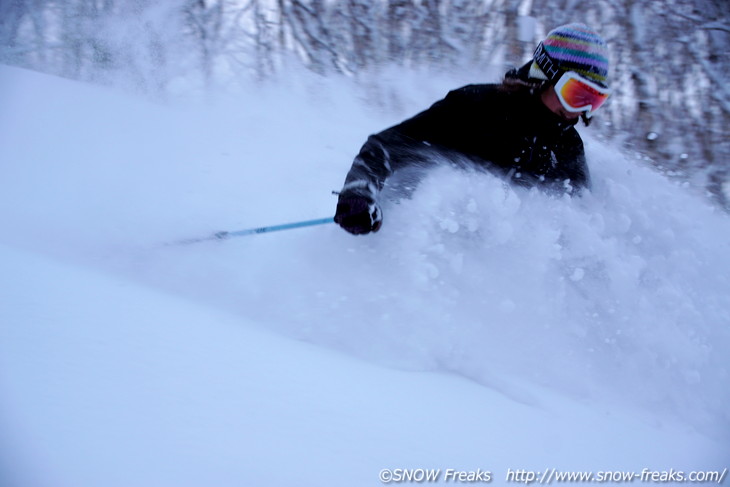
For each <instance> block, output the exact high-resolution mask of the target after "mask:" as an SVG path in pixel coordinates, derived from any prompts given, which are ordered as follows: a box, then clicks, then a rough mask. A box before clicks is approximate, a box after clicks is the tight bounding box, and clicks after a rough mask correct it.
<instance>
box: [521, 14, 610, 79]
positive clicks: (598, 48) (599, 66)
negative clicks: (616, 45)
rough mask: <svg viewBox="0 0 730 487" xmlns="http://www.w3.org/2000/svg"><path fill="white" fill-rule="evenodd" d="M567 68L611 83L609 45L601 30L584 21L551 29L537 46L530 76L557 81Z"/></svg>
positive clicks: (587, 77)
mask: <svg viewBox="0 0 730 487" xmlns="http://www.w3.org/2000/svg"><path fill="white" fill-rule="evenodd" d="M566 71H573V72H575V73H577V74H579V75H580V76H582V77H584V78H586V79H588V80H590V81H593V82H595V83H597V84H599V85H601V86H605V87H607V86H608V82H607V78H608V48H607V47H606V42H605V41H604V40H603V39H602V38H601V36H600V35H598V33H597V32H596V31H595V30H593V29H591V28H590V27H588V26H587V25H584V24H578V23H573V24H567V25H563V26H560V27H558V28H556V29H553V30H551V31H550V32H549V33H548V35H547V37H546V38H545V40H543V41H542V42H541V43H540V44H538V46H537V49H535V57H534V62H533V63H532V66H531V67H530V77H531V78H537V79H545V80H549V81H557V79H558V78H560V76H562V74H563V73H564V72H566Z"/></svg>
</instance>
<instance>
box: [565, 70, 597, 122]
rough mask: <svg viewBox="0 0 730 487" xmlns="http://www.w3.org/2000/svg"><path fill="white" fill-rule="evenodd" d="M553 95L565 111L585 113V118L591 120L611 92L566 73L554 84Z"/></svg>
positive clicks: (569, 72)
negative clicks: (555, 95)
mask: <svg viewBox="0 0 730 487" xmlns="http://www.w3.org/2000/svg"><path fill="white" fill-rule="evenodd" d="M555 93H556V94H557V95H558V100H560V103H561V104H562V105H563V108H565V109H566V110H567V111H569V112H573V113H576V112H585V116H586V117H588V118H591V117H592V116H593V112H595V111H596V110H598V109H599V108H600V107H601V105H603V104H604V103H605V102H606V100H607V99H608V95H610V94H611V90H610V89H609V88H604V87H603V86H600V85H598V84H596V83H593V82H592V81H588V80H587V79H585V78H581V77H580V76H579V75H578V74H576V73H574V72H572V71H567V72H566V73H564V74H563V75H562V76H561V77H560V78H559V79H558V81H557V83H555Z"/></svg>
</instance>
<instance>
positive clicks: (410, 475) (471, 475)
mask: <svg viewBox="0 0 730 487" xmlns="http://www.w3.org/2000/svg"><path fill="white" fill-rule="evenodd" d="M379 477H380V481H381V482H382V483H384V484H390V483H406V482H412V483H427V482H434V483H435V482H453V483H461V482H463V483H479V482H482V483H489V482H491V481H492V472H490V471H488V470H482V469H477V470H472V471H463V470H455V469H453V468H447V469H446V470H441V469H440V468H439V469H425V468H393V469H390V468H384V469H383V470H381V471H380V475H379Z"/></svg>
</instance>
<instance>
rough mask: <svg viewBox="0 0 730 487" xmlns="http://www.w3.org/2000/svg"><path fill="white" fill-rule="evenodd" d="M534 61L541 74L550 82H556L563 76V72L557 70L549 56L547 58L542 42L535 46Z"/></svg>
mask: <svg viewBox="0 0 730 487" xmlns="http://www.w3.org/2000/svg"><path fill="white" fill-rule="evenodd" d="M534 59H535V62H536V63H537V65H538V67H539V68H540V69H541V70H542V72H543V73H545V76H547V77H548V79H549V80H550V81H551V82H555V81H557V80H558V79H559V78H560V77H561V76H562V75H563V71H562V70H561V69H559V68H558V67H557V66H556V65H555V63H554V62H553V60H552V59H550V56H548V53H547V51H545V46H543V45H542V42H541V43H539V44H538V45H537V48H535V55H534Z"/></svg>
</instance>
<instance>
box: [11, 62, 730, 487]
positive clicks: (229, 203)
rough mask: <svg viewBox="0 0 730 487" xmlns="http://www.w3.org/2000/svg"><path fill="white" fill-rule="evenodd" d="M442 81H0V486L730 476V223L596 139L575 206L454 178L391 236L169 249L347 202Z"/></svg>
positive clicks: (459, 174)
mask: <svg viewBox="0 0 730 487" xmlns="http://www.w3.org/2000/svg"><path fill="white" fill-rule="evenodd" d="M428 81H429V82H428V83H424V81H423V79H422V78H421V79H418V80H413V81H410V80H409V79H408V78H407V77H405V76H403V78H402V79H400V80H398V81H395V80H394V81H393V87H394V88H393V90H394V91H393V92H392V93H390V94H387V93H386V94H384V93H378V98H380V99H382V98H383V97H384V96H390V95H392V96H393V97H394V98H393V99H394V100H398V101H399V104H397V105H396V104H394V105H393V107H396V108H383V107H380V106H375V105H373V104H372V103H368V101H369V100H372V99H374V97H373V96H372V93H368V92H364V91H363V90H362V89H360V90H357V89H355V88H352V87H351V86H350V85H349V84H348V83H347V82H345V81H342V80H334V81H332V80H330V81H325V80H314V81H313V80H311V79H302V78H299V77H296V76H293V77H292V78H291V79H290V80H289V81H288V82H287V83H281V84H278V85H270V86H268V87H257V88H253V87H252V88H251V90H250V91H249V92H247V93H242V94H238V95H237V96H223V95H221V96H219V97H215V98H212V99H210V100H208V101H207V102H205V103H190V102H188V103H151V102H147V101H142V100H139V99H136V98H132V97H129V96H126V95H123V94H120V93H116V92H112V91H108V90H105V89H102V88H99V87H92V86H87V85H83V84H78V83H73V82H70V81H67V80H62V79H58V78H54V77H49V76H45V75H40V74H37V73H31V72H28V71H23V70H19V69H15V68H8V67H0V107H2V108H1V109H0V222H2V230H0V273H1V275H2V288H1V290H2V292H1V293H0V484H1V485H3V486H6V485H8V486H13V485H22V486H29V485H32V486H53V487H63V486H74V487H78V486H99V485H104V486H117V485H118V486H131V485H134V486H201V485H218V486H241V485H256V486H266V485H272V486H280V485H312V486H314V485H317V486H330V485H331V486H335V485H348V486H361V485H362V486H367V485H381V483H380V482H379V480H378V472H379V471H380V470H381V469H383V468H401V467H412V468H440V469H447V468H456V469H462V470H468V471H476V470H477V469H481V470H489V471H491V472H493V477H494V481H493V482H492V483H493V484H495V485H502V484H504V483H505V475H506V473H507V471H508V469H533V470H543V469H546V468H558V469H573V470H581V471H590V470H593V471H598V470H631V469H635V470H637V471H640V470H641V469H642V468H651V469H655V470H661V469H666V470H668V469H670V468H674V469H675V470H676V469H684V470H686V471H689V470H693V469H695V470H698V469H715V470H722V469H723V468H725V467H728V466H730V448H728V445H730V414H729V412H728V408H727V406H726V404H727V403H728V399H729V398H728V382H729V381H728V378H729V377H728V368H729V365H730V364H729V362H730V358H728V353H727V351H728V349H729V347H730V327H729V325H730V293H728V290H729V289H730V286H729V284H730V283H729V282H728V280H729V279H730V278H729V277H728V270H730V252H729V250H730V248H729V247H730V222H729V221H728V217H727V215H726V214H724V213H722V212H719V211H714V210H713V209H712V208H711V207H710V206H709V205H708V204H707V203H706V202H705V201H704V200H703V199H702V198H701V197H700V196H697V195H695V194H693V193H692V191H691V189H688V188H683V187H680V186H678V185H677V184H676V183H673V182H671V181H668V180H667V179H665V178H663V177H662V176H661V175H659V174H657V173H655V172H653V171H652V170H650V169H648V168H646V167H643V166H642V165H641V164H640V163H638V162H637V161H635V160H632V159H630V158H627V157H625V156H624V155H622V154H621V153H620V152H619V151H618V150H617V149H616V148H614V147H611V146H606V145H604V144H602V143H599V142H597V141H595V140H593V139H592V138H591V137H590V131H589V130H588V131H584V136H585V137H584V138H585V139H586V142H587V155H588V158H589V162H590V166H591V169H592V174H593V179H594V190H593V192H592V193H591V194H588V195H587V196H585V197H584V198H582V199H579V200H570V199H560V198H550V197H547V196H545V195H543V194H540V193H538V192H534V191H532V192H531V191H525V190H521V189H513V188H509V187H506V186H505V185H504V184H502V183H501V182H500V181H499V180H498V179H496V178H494V177H493V176H490V175H488V174H482V173H468V172H463V171H456V170H453V169H448V168H440V169H435V170H433V171H431V172H430V173H429V174H428V175H427V176H426V177H425V179H424V180H423V181H422V182H421V184H420V186H419V188H418V190H417V191H416V192H415V193H414V194H413V196H412V198H410V199H401V200H395V199H391V200H388V202H387V203H386V204H385V220H384V226H383V228H382V230H381V231H380V232H379V233H378V234H376V235H370V236H366V237H353V236H351V235H348V234H346V233H345V232H343V231H341V230H340V229H339V228H337V227H336V226H335V225H324V226H318V227H311V228H306V229H299V230H292V231H287V232H279V233H272V234H265V235H256V236H253V237H246V238H239V239H231V240H228V241H225V242H204V243H199V244H195V245H175V244H174V243H175V242H177V241H179V240H181V239H186V238H194V237H204V236H208V235H210V234H212V233H213V232H215V231H219V230H239V229H243V228H251V227H258V226H262V225H269V224H278V223H287V222H292V221H298V220H306V219H312V218H320V217H325V216H330V215H332V213H333V210H334V205H335V199H334V197H333V196H332V195H331V194H330V192H331V190H333V189H339V187H340V185H341V184H342V181H343V180H344V176H345V173H346V171H347V169H348V168H349V165H350V162H351V159H352V157H353V155H354V154H355V153H356V151H357V150H358V149H359V146H360V144H361V143H362V142H363V141H364V139H365V137H366V136H367V134H369V133H372V132H375V131H377V130H379V129H381V128H384V127H386V126H388V125H390V124H392V123H394V122H396V121H398V120H399V119H402V118H404V117H405V116H408V115H410V114H413V113H415V112H416V111H417V110H419V109H421V108H423V107H425V106H427V105H428V104H429V103H430V102H432V101H434V100H435V99H436V98H437V97H439V96H441V95H442V94H443V93H445V90H446V89H448V88H453V87H456V85H453V84H452V85H449V86H447V85H446V81H445V80H428ZM452 81H453V80H452ZM468 81H474V80H468ZM468 81H465V82H468ZM371 89H372V90H375V89H376V88H374V87H371Z"/></svg>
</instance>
